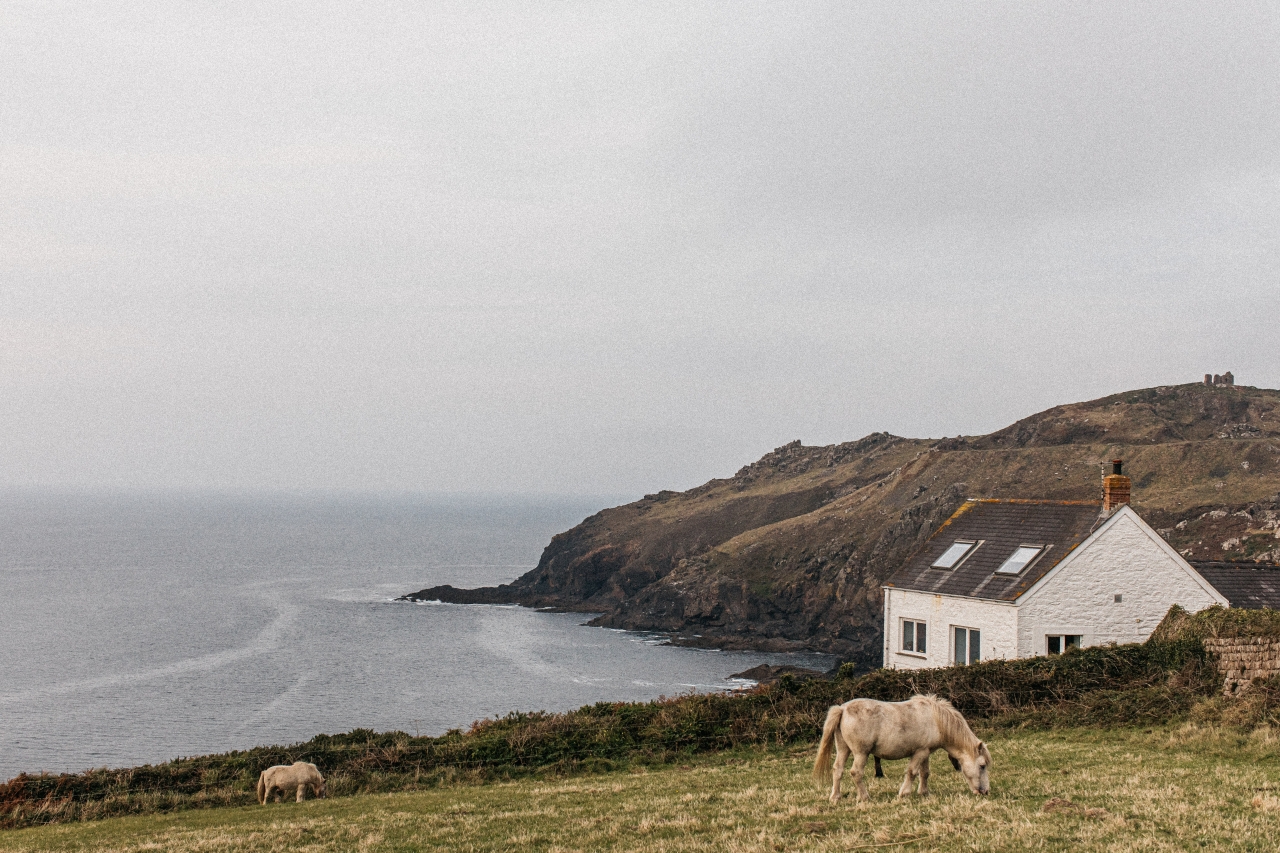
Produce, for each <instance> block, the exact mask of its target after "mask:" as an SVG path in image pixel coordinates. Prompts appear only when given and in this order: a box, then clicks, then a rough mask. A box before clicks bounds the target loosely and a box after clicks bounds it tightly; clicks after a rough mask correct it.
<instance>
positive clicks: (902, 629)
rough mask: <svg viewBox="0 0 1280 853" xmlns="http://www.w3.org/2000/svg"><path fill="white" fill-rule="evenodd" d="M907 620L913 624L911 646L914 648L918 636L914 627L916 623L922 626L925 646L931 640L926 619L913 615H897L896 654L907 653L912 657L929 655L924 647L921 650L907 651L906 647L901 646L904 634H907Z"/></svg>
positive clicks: (904, 637) (904, 638)
mask: <svg viewBox="0 0 1280 853" xmlns="http://www.w3.org/2000/svg"><path fill="white" fill-rule="evenodd" d="M907 622H910V623H911V624H912V626H913V627H912V629H911V630H912V636H911V645H912V648H914V647H915V645H916V638H917V637H919V636H920V635H919V634H918V633H916V629H915V627H914V626H916V625H923V626H924V637H925V645H926V646H927V645H929V643H931V642H932V640H931V639H930V637H929V622H928V620H925V619H916V618H915V617H913V616H899V617H898V654H900V655H907V656H908V657H913V658H927V657H928V656H929V651H928V649H926V650H925V651H923V652H917V651H908V650H907V649H905V648H903V645H904V643H905V640H906V636H907V626H906V623H907Z"/></svg>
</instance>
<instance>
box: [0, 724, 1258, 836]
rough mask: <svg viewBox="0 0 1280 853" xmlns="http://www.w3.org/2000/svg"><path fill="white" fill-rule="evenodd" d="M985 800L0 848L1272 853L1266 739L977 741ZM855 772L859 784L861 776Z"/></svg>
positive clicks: (1034, 735) (693, 803) (448, 804)
mask: <svg viewBox="0 0 1280 853" xmlns="http://www.w3.org/2000/svg"><path fill="white" fill-rule="evenodd" d="M990 743H991V747H992V752H993V756H994V760H995V763H994V764H993V767H992V774H991V779H992V793H991V796H989V797H987V798H981V799H980V798H978V797H975V796H973V795H971V794H969V793H968V791H967V789H966V788H965V786H964V784H963V781H962V780H961V778H960V776H959V775H958V774H956V773H954V772H952V770H951V768H950V766H949V765H948V764H947V762H946V759H945V757H942V756H935V760H934V762H933V771H934V774H933V777H932V779H931V782H932V788H933V792H934V793H933V795H932V796H930V797H928V798H925V799H918V798H912V799H910V800H907V801H898V800H897V799H896V797H895V793H896V789H897V786H898V784H899V782H900V781H901V775H900V774H901V772H902V769H903V768H904V766H905V763H904V762H892V763H887V764H886V772H887V774H888V778H885V779H879V780H874V779H873V780H870V781H871V791H872V802H870V803H868V804H865V805H861V806H859V805H857V804H856V803H854V802H853V800H851V799H850V798H848V797H846V798H845V799H844V800H843V801H842V802H841V803H840V804H839V805H838V806H831V805H829V804H828V803H827V802H826V800H825V798H824V797H823V796H822V794H821V793H820V792H819V791H818V790H817V787H816V785H815V783H814V782H813V781H812V780H811V778H810V775H809V769H810V762H811V760H812V759H811V756H812V750H811V749H809V750H801V749H795V750H791V751H787V752H780V751H773V752H763V751H743V750H740V751H735V752H729V753H721V754H717V755H709V756H704V757H702V758H699V759H697V760H696V761H693V762H691V763H690V764H687V765H680V766H669V767H662V768H648V769H644V768H636V769H635V770H634V771H619V772H614V773H606V774H596V775H580V776H572V777H567V778H554V777H553V778H548V779H523V780H520V781H514V782H495V783H489V784H483V785H457V786H450V787H443V788H437V789H433V790H430V791H423V792H416V793H406V794H380V795H364V796H356V797H344V798H336V799H332V800H324V801H311V802H307V803H303V804H295V803H285V804H279V805H271V806H266V807H259V806H255V807H246V808H233V809H211V810H198V811H185V812H180V813H177V814H170V815H139V816H133V817H123V818H113V819H110V820H104V821H99V822H90V823H70V824H59V825H52V826H44V827H36V828H31V829H22V830H13V831H9V832H3V833H0V850H3V851H38V850H39V851H43V850H59V851H61V850H69V851H75V850H113V851H144V850H145V851H154V850H166V851H201V853H205V851H209V853H212V851H276V850H281V851H282V850H288V851H340V850H342V851H345V850H360V851H408V850H453V851H480V850H511V851H517V850H519V851H526V850H540V851H571V850H572V851H578V850H582V851H588V850H591V851H594V850H635V851H655V853H656V851H694V850H725V851H769V852H770V853H772V851H783V850H815V851H837V850H839V851H847V850H857V849H867V850H870V849H886V850H991V851H999V850H1009V851H1014V850H1071V851H1104V850H1105V851H1128V850H1152V851H1158V850H1233V851H1268V853H1270V851H1275V850H1278V849H1280V739H1277V737H1276V734H1275V733H1274V732H1273V731H1272V730H1270V729H1266V730H1259V731H1257V732H1254V733H1253V734H1251V735H1245V734H1240V733H1239V732H1237V731H1234V730H1230V729H1217V728H1208V727H1197V726H1193V725H1188V726H1181V727H1174V728H1155V729H1148V730H1142V729H1121V730H1111V731H1099V730H1094V729H1073V730H1057V731H1048V732H1026V733H1003V734H995V735H993V736H991V737H990ZM868 775H869V774H868Z"/></svg>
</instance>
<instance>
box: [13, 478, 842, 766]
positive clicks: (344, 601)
mask: <svg viewBox="0 0 1280 853" xmlns="http://www.w3.org/2000/svg"><path fill="white" fill-rule="evenodd" d="M606 505H607V502H602V501H601V500H600V499H599V498H595V499H590V498H577V499H574V498H525V497H521V498H504V497H492V496H488V497H476V496H468V497H440V496H420V497H367V496H360V497H352V496H333V495H319V496H317V495H306V496H296V495H288V496H234V495H207V494H203V495H194V494H147V495H137V494H129V495H103V494H98V495H53V494H16V495H6V496H0V780H4V779H8V778H10V777H12V776H15V775H17V774H19V773H22V772H30V773H35V772H51V773H59V772H78V771H82V770H86V769H89V768H93V767H124V766H134V765H138V764H144V763H155V762H162V761H166V760H169V759H173V758H178V757H182V756H191V755H201V754H206V753H212V752H224V751H228V750H234V749H246V748H249V747H252V746H255V745H263V744H291V743H297V742H300V741H304V740H307V739H309V738H311V737H312V736H314V735H316V734H319V733H330V734H333V733H338V732H345V731H350V730H352V729H356V728H366V729H374V730H376V731H390V730H398V731H404V732H408V733H410V734H414V735H438V734H442V733H444V732H445V731H447V730H449V729H453V728H462V729H466V728H467V727H468V726H469V725H470V724H471V723H472V722H474V721H476V720H480V719H484V718H487V717H493V716H500V715H504V714H506V713H509V712H511V711H534V710H546V711H563V710H569V709H572V708H576V707H579V706H581V705H585V704H591V703H594V702H599V701H637V700H649V699H654V698H657V697H659V696H674V695H678V694H683V693H689V692H706V691H721V690H733V689H740V688H742V687H744V686H749V682H744V681H742V680H734V679H731V678H730V676H732V675H733V674H734V673H738V672H741V671H743V670H746V669H749V668H751V667H753V666H756V665H757V664H761V663H769V664H784V663H789V664H794V665H798V666H809V667H815V668H819V669H827V668H828V667H830V666H831V665H832V664H833V662H834V661H833V659H832V658H830V657H828V656H825V655H816V654H812V655H810V654H764V653H750V652H724V651H714V650H701V649H689V648H681V647H676V646H672V645H669V644H668V643H667V640H666V638H665V637H663V636H661V635H655V634H643V633H633V632H624V631H617V630H610V629H605V628H592V627H588V626H586V625H585V624H584V623H585V621H586V620H587V619H588V618H589V616H587V615H584V614H580V613H550V612H544V611H537V610H532V609H528V608H523V607H515V606H491V605H450V604H412V603H407V602H398V601H395V598H396V597H397V596H400V595H403V594H405V593H408V592H413V591H416V590H419V589H422V588H424V587H429V586H434V585H437V584H444V583H449V584H453V585H455V586H459V587H478V586H490V585H494V584H498V583H504V582H508V581H511V580H513V579H514V578H516V577H518V576H519V575H521V574H523V573H524V572H526V571H528V570H529V569H530V568H532V567H533V566H534V565H535V564H536V563H537V561H538V557H539V555H540V554H541V552H542V549H543V548H544V547H545V546H546V544H547V542H548V541H549V540H550V538H551V536H552V535H553V534H555V533H558V532H560V531H563V530H567V529H569V528H570V527H572V526H574V525H575V524H577V523H578V522H579V521H581V520H582V519H583V518H585V517H586V516H588V515H590V514H592V513H594V512H596V511H597V510H599V509H601V508H602V507H603V506H606Z"/></svg>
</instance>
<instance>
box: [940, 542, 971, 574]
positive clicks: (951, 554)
mask: <svg viewBox="0 0 1280 853" xmlns="http://www.w3.org/2000/svg"><path fill="white" fill-rule="evenodd" d="M977 544H978V543H977V542H963V541H962V542H954V543H952V545H951V547H950V548H948V549H947V550H945V551H943V552H942V556H941V557H939V558H938V559H936V560H934V561H933V564H932V565H931V566H930V568H934V569H954V568H955V567H956V566H958V565H959V564H960V561H961V560H963V559H964V558H965V557H966V556H968V554H969V552H970V551H972V550H973V548H974V546H975V545H977Z"/></svg>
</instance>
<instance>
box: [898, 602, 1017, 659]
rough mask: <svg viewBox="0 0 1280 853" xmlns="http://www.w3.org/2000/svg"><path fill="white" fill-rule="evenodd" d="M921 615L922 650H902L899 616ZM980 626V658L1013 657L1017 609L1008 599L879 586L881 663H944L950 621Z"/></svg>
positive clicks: (950, 634) (953, 624) (951, 634)
mask: <svg viewBox="0 0 1280 853" xmlns="http://www.w3.org/2000/svg"><path fill="white" fill-rule="evenodd" d="M903 619H911V620H913V621H923V622H924V623H925V624H926V625H928V626H929V637H928V642H927V643H926V644H925V645H926V649H927V651H926V654H924V655H917V654H910V653H906V652H903V651H902V620H903ZM957 626H959V627H963V628H977V629H978V630H979V631H981V632H982V659H983V660H994V659H996V658H1012V657H1017V651H1018V610H1017V608H1016V607H1014V605H1013V604H1012V603H1011V602H996V601H983V600H981V599H977V598H959V597H956V596H950V595H934V594H933V593H928V592H915V591H913V590H908V589H893V588H891V587H890V588H886V589H885V601H884V628H885V631H884V635H885V659H884V665H885V666H886V667H889V668H891V669H925V668H928V667H936V666H950V665H951V664H952V662H953V661H954V658H953V657H952V648H951V645H952V642H953V640H952V638H953V637H954V634H955V632H954V631H953V630H952V628H954V627H957Z"/></svg>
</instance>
